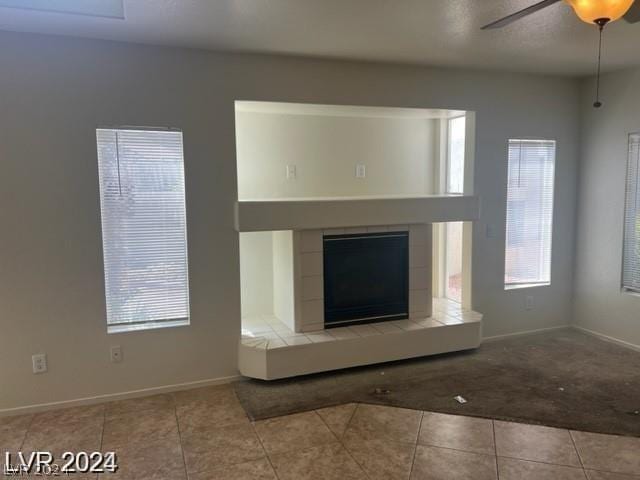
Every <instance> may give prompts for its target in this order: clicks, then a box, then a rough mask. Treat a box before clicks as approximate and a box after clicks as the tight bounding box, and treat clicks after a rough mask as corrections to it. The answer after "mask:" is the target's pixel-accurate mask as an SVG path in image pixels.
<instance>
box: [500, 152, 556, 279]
mask: <svg viewBox="0 0 640 480" xmlns="http://www.w3.org/2000/svg"><path fill="white" fill-rule="evenodd" d="M555 150H556V143H555V141H553V140H509V172H508V184H507V231H506V254H505V286H506V288H516V287H520V286H527V285H547V284H549V283H550V281H551V232H552V226H553V182H554V166H555Z"/></svg>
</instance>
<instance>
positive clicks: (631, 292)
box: [620, 287, 640, 297]
mask: <svg viewBox="0 0 640 480" xmlns="http://www.w3.org/2000/svg"><path fill="white" fill-rule="evenodd" d="M620 291H621V292H622V293H624V294H626V295H631V296H633V297H640V292H639V291H638V290H633V289H631V288H625V287H622V288H621V289H620Z"/></svg>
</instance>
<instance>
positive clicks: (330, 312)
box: [276, 224, 432, 332]
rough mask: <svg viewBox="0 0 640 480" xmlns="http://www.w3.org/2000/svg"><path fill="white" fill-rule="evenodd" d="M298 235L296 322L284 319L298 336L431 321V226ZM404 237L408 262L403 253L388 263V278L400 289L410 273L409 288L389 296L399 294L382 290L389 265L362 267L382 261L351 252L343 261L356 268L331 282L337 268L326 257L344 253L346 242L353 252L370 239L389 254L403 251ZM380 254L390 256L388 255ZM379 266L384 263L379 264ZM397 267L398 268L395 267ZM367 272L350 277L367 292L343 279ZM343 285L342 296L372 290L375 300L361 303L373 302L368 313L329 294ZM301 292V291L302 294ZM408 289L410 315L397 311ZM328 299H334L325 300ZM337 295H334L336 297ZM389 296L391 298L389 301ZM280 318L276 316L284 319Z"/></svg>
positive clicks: (364, 296)
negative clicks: (347, 327) (402, 321)
mask: <svg viewBox="0 0 640 480" xmlns="http://www.w3.org/2000/svg"><path fill="white" fill-rule="evenodd" d="M292 235H293V238H292V248H293V251H294V259H295V260H294V262H293V263H294V269H293V274H294V291H293V297H294V298H293V300H294V309H293V312H294V317H293V318H292V319H289V321H287V318H286V316H285V318H284V319H283V318H281V320H283V322H284V323H285V324H287V325H289V326H290V327H291V328H292V330H294V331H296V332H308V331H316V330H322V329H323V328H325V327H331V326H337V325H340V324H355V323H367V322H380V321H384V320H385V319H388V320H399V319H403V318H420V317H422V318H424V317H429V316H430V315H431V298H432V293H431V256H432V245H431V225H429V224H416V225H404V226H403V225H400V226H399V225H385V226H380V225H378V226H371V227H358V228H341V229H326V230H320V229H318V230H301V231H295V232H292ZM392 235H393V236H392ZM402 237H404V240H405V241H406V245H407V251H406V257H405V258H403V257H402V253H401V252H400V253H397V254H396V255H397V258H395V259H394V258H388V259H387V261H388V262H389V264H388V265H386V269H387V272H386V274H387V275H389V276H392V277H394V278H393V279H394V280H395V282H394V283H396V282H402V281H403V279H402V278H401V276H402V275H403V270H404V271H406V279H404V284H403V285H395V287H396V289H395V291H392V292H389V291H388V290H389V289H391V290H393V289H392V288H391V286H390V285H387V288H381V284H382V283H383V282H384V280H385V278H384V275H385V272H384V271H383V270H381V269H382V268H384V266H383V265H379V266H378V265H369V266H364V265H356V264H357V263H358V262H359V261H360V262H362V261H363V260H371V261H374V262H375V261H376V259H375V257H374V256H372V255H369V256H368V258H357V257H362V256H363V255H364V254H362V253H358V252H357V251H356V250H355V249H353V251H352V252H351V255H353V256H352V257H351V258H350V257H349V255H350V253H349V252H348V251H347V252H341V255H342V257H341V259H340V260H341V261H342V262H349V261H350V260H351V261H352V262H353V264H352V265H345V266H344V269H343V270H342V272H340V271H338V272H333V273H331V272H329V273H330V276H329V277H327V276H325V271H324V270H325V266H328V267H330V266H331V265H332V259H327V258H325V257H324V256H325V253H326V252H327V251H328V252H329V253H331V251H332V250H336V248H341V247H336V244H337V242H342V243H344V242H343V240H341V239H344V240H345V241H348V242H350V243H351V244H352V245H351V246H352V247H354V246H355V245H353V243H354V242H353V240H362V241H364V242H366V240H369V239H371V240H372V239H376V240H378V241H379V243H380V244H381V245H380V247H382V248H383V249H384V245H386V246H387V248H389V249H394V248H396V249H397V246H398V244H399V243H401V240H402ZM361 251H362V250H361ZM377 253H378V254H379V255H381V256H384V252H383V251H379V252H377ZM392 255H393V253H392ZM365 256H366V255H365ZM394 260H395V262H394ZM334 261H335V260H334ZM378 261H383V260H382V259H378ZM398 262H400V263H402V262H406V265H398V264H397V263H398ZM394 263H395V265H393V264H394ZM296 264H298V265H299V268H295V265H296ZM403 267H405V268H403ZM337 268H339V266H338V267H337ZM361 268H364V269H365V271H364V272H360V273H358V272H355V274H354V273H352V274H351V275H350V276H351V277H352V278H351V280H352V281H361V282H366V284H365V285H364V286H362V285H358V284H353V285H350V286H349V285H346V284H345V283H344V282H345V279H344V278H341V276H342V277H344V276H345V275H348V272H349V271H351V272H353V270H357V269H361ZM341 274H342V275H341ZM367 277H368V278H367ZM340 281H341V282H343V284H342V285H339V286H338V287H337V289H338V290H340V289H350V290H354V289H355V290H358V289H361V288H362V287H364V289H366V290H368V291H369V294H368V295H367V294H366V293H365V292H363V293H362V295H361V299H360V300H362V301H365V300H369V305H368V306H367V305H361V307H362V308H360V309H358V308H357V304H358V301H357V300H358V299H353V300H355V302H351V303H349V301H348V299H346V298H339V299H336V298H335V296H336V292H335V291H333V292H325V288H326V287H332V286H333V284H335V283H336V282H340ZM296 286H298V287H299V288H296ZM402 287H404V288H405V289H406V301H405V305H404V308H405V310H404V311H402V309H398V308H397V307H399V305H398V304H399V303H400V301H401V298H400V297H401V296H402V294H401V292H399V291H398V290H399V289H401V288H402ZM376 291H378V293H379V295H380V298H379V299H376V298H375V295H376ZM325 293H327V294H328V295H325ZM331 293H333V295H330V294H331ZM384 296H388V297H390V298H383V297H384ZM391 297H393V298H391ZM386 300H389V301H386ZM336 303H337V305H336ZM365 303H366V302H365ZM340 305H342V306H343V307H346V308H344V309H343V311H342V312H341V313H338V312H337V311H336V308H335V307H336V306H340ZM376 307H377V308H378V309H379V310H380V311H378V313H377V314H376V313H375V310H376ZM385 309H386V311H385ZM344 310H351V312H350V313H351V315H349V312H346V313H345V311H344ZM277 313H278V312H276V316H278V315H277ZM291 320H292V321H291Z"/></svg>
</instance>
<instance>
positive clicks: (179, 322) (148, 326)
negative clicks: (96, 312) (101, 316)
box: [107, 318, 190, 334]
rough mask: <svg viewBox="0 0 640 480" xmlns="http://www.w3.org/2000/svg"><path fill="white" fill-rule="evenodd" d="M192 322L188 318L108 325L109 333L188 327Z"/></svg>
mask: <svg viewBox="0 0 640 480" xmlns="http://www.w3.org/2000/svg"><path fill="white" fill-rule="evenodd" d="M189 324H190V322H189V319H188V318H180V319H176V320H165V321H162V322H143V323H132V324H120V325H107V333H108V334H113V333H128V332H141V331H145V330H157V329H160V328H173V327H186V326H188V325H189Z"/></svg>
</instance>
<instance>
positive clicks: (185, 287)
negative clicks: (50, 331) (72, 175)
mask: <svg viewBox="0 0 640 480" xmlns="http://www.w3.org/2000/svg"><path fill="white" fill-rule="evenodd" d="M96 135H97V143H98V170H99V175H100V207H101V212H102V243H103V254H104V276H105V290H106V303H107V328H108V331H109V332H110V333H113V332H120V331H128V330H139V329H146V328H157V327H165V326H177V325H186V324H188V323H189V281H188V268H187V235H186V212H185V190H184V162H183V152H182V133H181V132H179V131H172V130H147V129H145V130H143V129H139V130H134V129H98V130H97V132H96Z"/></svg>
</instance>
